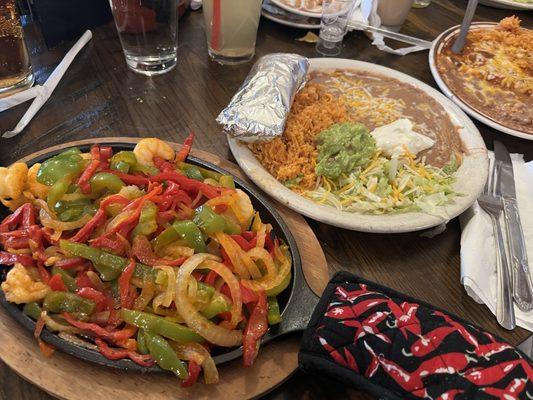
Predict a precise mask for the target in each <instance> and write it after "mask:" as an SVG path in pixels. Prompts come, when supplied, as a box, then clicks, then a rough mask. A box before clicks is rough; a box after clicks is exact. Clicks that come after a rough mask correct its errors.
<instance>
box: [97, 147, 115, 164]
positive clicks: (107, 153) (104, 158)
mask: <svg viewBox="0 0 533 400" xmlns="http://www.w3.org/2000/svg"><path fill="white" fill-rule="evenodd" d="M111 157H113V149H112V148H111V147H110V146H102V147H100V167H99V168H100V169H101V170H106V169H109V165H110V161H109V159H110V158H111Z"/></svg>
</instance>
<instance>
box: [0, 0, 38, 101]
mask: <svg viewBox="0 0 533 400" xmlns="http://www.w3.org/2000/svg"><path fill="white" fill-rule="evenodd" d="M34 79H35V77H34V75H33V69H32V67H31V63H30V56H29V55H28V50H27V48H26V43H25V42H24V34H23V31H22V25H21V23H20V19H19V15H18V12H17V9H16V4H15V0H0V97H4V96H8V95H10V94H12V93H14V92H17V91H20V90H24V89H27V88H28V87H30V86H31V85H32V84H33V82H34Z"/></svg>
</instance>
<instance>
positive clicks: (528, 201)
mask: <svg viewBox="0 0 533 400" xmlns="http://www.w3.org/2000/svg"><path fill="white" fill-rule="evenodd" d="M511 160H512V162H513V172H514V178H515V186H516V196H517V201H518V209H519V212H520V219H521V222H522V229H523V231H524V238H525V242H526V249H527V256H528V259H529V268H530V272H533V161H532V162H529V163H527V164H526V163H524V159H523V156H522V155H521V154H511ZM460 220H461V228H462V235H461V283H462V284H463V285H464V287H465V290H466V292H467V293H468V295H469V296H470V297H472V298H473V299H474V300H475V301H476V302H478V303H480V304H482V303H484V304H485V305H486V306H487V307H488V308H489V309H490V311H491V312H492V313H493V314H495V309H496V293H497V292H496V253H495V247H494V237H493V233H492V224H491V221H490V217H489V216H488V214H486V213H485V212H484V211H483V210H482V209H481V207H479V205H478V204H477V202H476V203H475V204H474V205H473V206H472V207H471V208H470V209H468V210H467V211H466V212H465V213H464V214H463V215H462V216H461V219H460ZM502 224H503V219H502ZM502 227H503V229H505V225H504V224H503V225H502ZM504 237H505V233H504ZM515 316H516V324H517V325H518V326H521V327H522V328H525V329H527V330H529V331H533V311H529V312H524V311H521V310H520V309H519V308H518V307H516V306H515Z"/></svg>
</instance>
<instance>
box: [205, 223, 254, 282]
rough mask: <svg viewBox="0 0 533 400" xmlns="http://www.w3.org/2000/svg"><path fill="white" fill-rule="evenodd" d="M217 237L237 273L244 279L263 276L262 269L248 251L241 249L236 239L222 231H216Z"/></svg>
mask: <svg viewBox="0 0 533 400" xmlns="http://www.w3.org/2000/svg"><path fill="white" fill-rule="evenodd" d="M215 237H216V239H217V240H218V242H219V243H220V244H221V246H222V247H223V248H224V250H225V251H226V254H227V255H228V257H229V258H230V260H231V263H232V264H233V267H234V268H235V271H236V272H237V274H238V275H239V276H240V277H241V278H244V279H248V278H250V276H251V277H252V278H253V279H259V278H261V271H259V268H258V267H257V265H256V264H255V263H254V262H253V260H252V259H251V258H250V256H249V255H248V254H246V252H245V251H244V250H243V249H241V246H239V245H238V243H237V242H235V240H233V238H232V237H231V236H229V235H226V234H225V233H222V232H217V233H215Z"/></svg>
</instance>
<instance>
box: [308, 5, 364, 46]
mask: <svg viewBox="0 0 533 400" xmlns="http://www.w3.org/2000/svg"><path fill="white" fill-rule="evenodd" d="M355 2H356V1H355V0H324V1H323V2H322V20H321V22H320V33H319V35H318V37H319V41H318V43H317V45H316V51H317V52H318V53H320V54H322V55H325V56H336V55H338V54H339V53H340V52H341V48H342V39H343V38H344V35H345V34H346V27H347V24H348V18H349V16H350V13H351V11H352V9H353V7H354V4H355Z"/></svg>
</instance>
